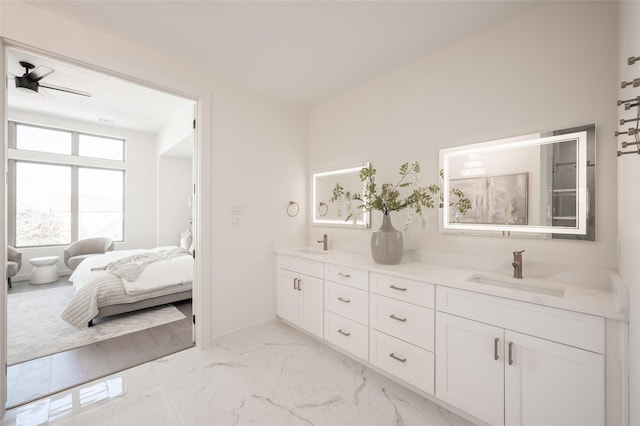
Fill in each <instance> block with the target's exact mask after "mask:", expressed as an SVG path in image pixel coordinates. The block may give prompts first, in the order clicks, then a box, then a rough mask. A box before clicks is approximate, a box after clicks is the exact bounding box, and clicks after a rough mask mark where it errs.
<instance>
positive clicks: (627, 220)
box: [612, 2, 640, 425]
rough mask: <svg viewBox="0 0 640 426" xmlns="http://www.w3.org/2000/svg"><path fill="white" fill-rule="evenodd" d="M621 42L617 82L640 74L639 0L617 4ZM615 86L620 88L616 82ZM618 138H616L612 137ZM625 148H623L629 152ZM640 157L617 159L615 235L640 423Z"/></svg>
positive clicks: (622, 93) (634, 415) (629, 92)
mask: <svg viewBox="0 0 640 426" xmlns="http://www.w3.org/2000/svg"><path fill="white" fill-rule="evenodd" d="M619 16H620V27H619V28H620V33H619V34H620V41H619V50H618V53H619V54H618V58H617V61H616V63H617V65H618V67H619V77H618V79H617V81H616V83H619V82H621V81H630V80H632V79H634V78H638V77H640V62H637V63H636V64H635V65H632V66H628V65H627V58H629V57H631V56H640V27H639V26H638V22H639V20H640V3H638V2H621V3H620V13H619ZM618 87H620V86H619V85H618ZM635 96H640V89H637V88H626V89H620V90H619V98H618V99H629V98H633V97H635ZM618 112H619V113H618V117H619V118H626V119H628V118H632V117H635V114H636V112H637V111H636V110H635V109H634V110H633V111H624V108H623V107H620V108H618ZM629 127H632V125H631V124H627V125H625V126H620V129H621V130H623V129H624V130H626V129H627V128H629ZM615 139H617V140H615ZM614 140H615V144H616V146H617V148H618V149H621V145H620V143H619V142H621V141H632V140H634V139H633V138H632V137H628V136H626V135H625V136H620V137H618V138H613V136H612V145H613V143H614V142H613V141H614ZM613 149H614V148H612V150H613ZM633 149H634V148H626V149H624V150H623V151H632V150H633ZM638 212H640V156H638V155H636V154H630V155H624V156H622V157H620V158H619V159H618V238H619V239H620V248H619V256H620V274H621V275H622V278H623V280H624V281H625V283H626V284H627V287H628V288H629V295H630V301H629V307H630V309H629V370H630V371H629V394H630V396H629V401H630V404H629V411H630V421H629V424H631V425H638V424H640V405H638V401H640V262H639V259H640V220H639V219H638Z"/></svg>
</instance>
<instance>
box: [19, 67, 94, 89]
mask: <svg viewBox="0 0 640 426" xmlns="http://www.w3.org/2000/svg"><path fill="white" fill-rule="evenodd" d="M20 66H21V67H23V68H24V74H23V75H22V76H17V75H14V76H13V79H14V80H15V82H16V88H18V89H22V90H29V91H31V92H35V93H38V91H39V89H40V88H41V87H43V88H46V89H51V90H58V91H60V92H66V93H73V94H74V95H80V96H87V97H91V93H89V92H83V91H82V90H76V89H70V88H68V87H62V86H55V85H53V84H44V83H41V82H40V80H42V79H43V78H45V77H46V76H48V75H49V74H51V73H52V72H54V71H55V70H54V69H53V68H49V67H48V66H46V65H39V66H38V67H36V66H35V65H33V64H31V63H29V62H26V61H20Z"/></svg>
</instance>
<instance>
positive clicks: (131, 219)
mask: <svg viewBox="0 0 640 426" xmlns="http://www.w3.org/2000/svg"><path fill="white" fill-rule="evenodd" d="M9 119H10V120H15V121H20V122H24V123H31V124H40V125H43V126H51V127H59V128H63V129H68V130H77V131H83V132H88V133H94V134H100V135H103V136H113V137H118V138H124V139H125V149H126V153H125V155H126V157H125V158H126V160H127V161H126V170H125V200H124V202H125V218H124V221H125V230H124V241H123V242H121V243H116V249H118V250H124V249H130V248H144V247H154V246H156V245H157V244H156V203H157V201H156V195H157V194H156V167H157V166H156V162H155V161H149V160H150V159H153V158H155V157H156V139H155V136H153V135H149V134H146V133H141V132H135V131H131V130H122V129H116V128H113V127H109V126H103V125H100V124H91V123H87V122H79V121H73V120H68V119H61V118H58V117H52V116H45V115H40V114H33V113H27V112H24V111H9ZM63 250H64V247H43V248H25V249H20V251H22V252H23V255H22V268H21V270H20V272H19V273H18V275H17V276H16V277H15V280H16V281H20V280H23V279H25V280H26V279H29V274H30V272H31V265H30V264H29V259H30V258H32V257H39V256H60V261H59V262H58V269H59V270H60V272H61V273H62V274H65V273H69V271H68V269H67V267H66V266H65V265H64V262H63V261H62V251H63Z"/></svg>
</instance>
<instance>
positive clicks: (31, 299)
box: [7, 286, 185, 365]
mask: <svg viewBox="0 0 640 426" xmlns="http://www.w3.org/2000/svg"><path fill="white" fill-rule="evenodd" d="M72 295H73V286H64V287H56V288H51V289H45V290H36V291H29V292H24V293H16V294H10V295H9V296H8V299H7V358H8V364H9V365H13V364H17V363H20V362H23V361H28V360H31V359H35V358H40V357H42V356H45V355H51V354H54V353H57V352H62V351H66V350H69V349H73V348H77V347H80V346H84V345H88V344H91V343H95V342H99V341H101V340H106V339H111V338H113V337H116V336H122V335H123V334H128V333H132V332H134V331H139V330H144V329H146V328H151V327H155V326H158V325H162V324H167V323H170V322H173V321H178V320H180V319H183V318H185V316H184V315H183V314H182V312H180V311H179V310H178V309H177V308H176V307H175V306H173V305H166V306H163V307H159V308H152V309H146V310H144V311H139V312H134V313H129V314H122V315H117V316H113V317H108V318H105V319H104V320H101V322H99V323H97V324H96V325H95V326H93V327H90V328H89V327H84V328H82V329H81V330H78V329H76V328H75V327H73V326H71V325H69V324H67V323H66V322H64V321H63V320H62V319H61V318H60V312H61V311H62V309H63V308H64V306H66V304H67V301H68V300H69V299H71V296H72Z"/></svg>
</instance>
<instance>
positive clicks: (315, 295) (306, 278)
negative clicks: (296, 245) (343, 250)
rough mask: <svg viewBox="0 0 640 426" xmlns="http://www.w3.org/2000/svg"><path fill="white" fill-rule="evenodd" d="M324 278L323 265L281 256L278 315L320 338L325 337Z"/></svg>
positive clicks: (279, 258) (279, 263)
mask: <svg viewBox="0 0 640 426" xmlns="http://www.w3.org/2000/svg"><path fill="white" fill-rule="evenodd" d="M322 278H323V263H322V262H317V261H313V260H307V259H302V258H297V257H293V256H284V255H279V256H278V279H277V283H276V285H277V299H276V312H277V314H278V316H280V318H282V319H284V320H286V321H289V322H291V323H292V324H294V325H296V326H298V327H300V328H302V329H304V330H306V331H308V332H310V333H312V334H315V335H316V336H318V337H323V300H322V299H323V282H322Z"/></svg>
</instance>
